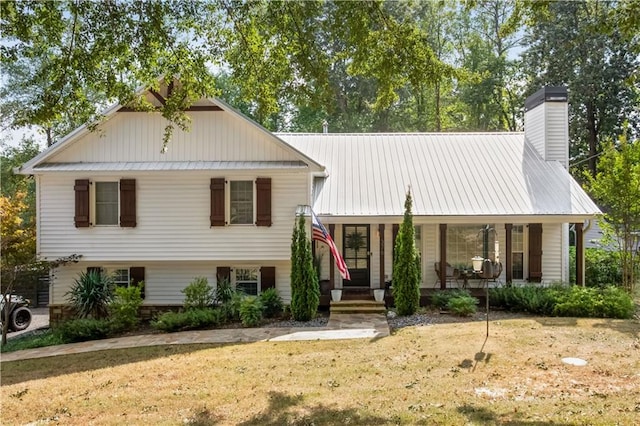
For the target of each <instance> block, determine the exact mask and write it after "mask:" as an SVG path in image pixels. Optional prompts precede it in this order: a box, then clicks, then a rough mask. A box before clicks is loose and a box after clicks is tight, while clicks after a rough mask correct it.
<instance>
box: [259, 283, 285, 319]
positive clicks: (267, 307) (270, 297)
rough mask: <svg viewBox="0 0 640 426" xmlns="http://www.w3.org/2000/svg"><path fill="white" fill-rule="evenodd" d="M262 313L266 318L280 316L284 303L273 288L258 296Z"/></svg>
mask: <svg viewBox="0 0 640 426" xmlns="http://www.w3.org/2000/svg"><path fill="white" fill-rule="evenodd" d="M260 302H261V303H262V313H263V314H264V316H265V317H266V318H274V317H277V316H278V315H281V314H282V311H283V309H284V302H283V301H282V297H280V295H279V294H278V290H276V289H275V288H268V289H266V290H265V291H263V292H262V293H261V294H260Z"/></svg>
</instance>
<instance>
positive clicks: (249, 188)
mask: <svg viewBox="0 0 640 426" xmlns="http://www.w3.org/2000/svg"><path fill="white" fill-rule="evenodd" d="M253 187H254V185H253V181H250V180H233V181H231V182H230V187H229V212H230V215H229V216H230V222H231V224H233V225H237V224H253V222H254V220H253Z"/></svg>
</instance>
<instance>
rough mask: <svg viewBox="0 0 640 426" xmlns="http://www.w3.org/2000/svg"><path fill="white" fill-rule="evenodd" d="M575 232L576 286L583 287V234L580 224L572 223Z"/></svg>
mask: <svg viewBox="0 0 640 426" xmlns="http://www.w3.org/2000/svg"><path fill="white" fill-rule="evenodd" d="M574 226H575V230H576V284H577V285H581V286H584V233H583V229H582V223H574Z"/></svg>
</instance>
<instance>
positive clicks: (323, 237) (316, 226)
mask: <svg viewBox="0 0 640 426" xmlns="http://www.w3.org/2000/svg"><path fill="white" fill-rule="evenodd" d="M311 223H312V229H313V232H312V238H313V239H314V240H318V241H321V242H323V243H325V244H326V245H328V246H329V250H330V251H331V254H332V255H333V258H334V259H335V260H336V266H337V267H338V271H340V275H342V278H343V279H345V280H348V281H351V275H349V269H347V264H346V263H345V262H344V259H343V258H342V256H341V255H340V252H338V248H337V247H336V244H335V243H334V242H333V239H332V238H331V235H329V233H328V232H327V230H326V229H325V227H324V226H322V224H321V223H320V221H319V220H318V217H317V216H316V214H315V213H314V212H313V211H312V212H311Z"/></svg>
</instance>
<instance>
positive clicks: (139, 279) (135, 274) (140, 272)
mask: <svg viewBox="0 0 640 426" xmlns="http://www.w3.org/2000/svg"><path fill="white" fill-rule="evenodd" d="M129 279H130V280H131V285H138V284H140V283H142V286H141V287H140V296H142V298H143V299H144V295H145V294H144V287H145V282H144V266H133V267H131V268H129Z"/></svg>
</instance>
